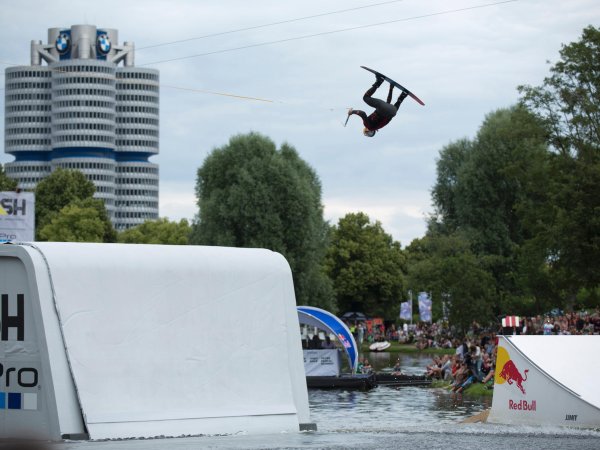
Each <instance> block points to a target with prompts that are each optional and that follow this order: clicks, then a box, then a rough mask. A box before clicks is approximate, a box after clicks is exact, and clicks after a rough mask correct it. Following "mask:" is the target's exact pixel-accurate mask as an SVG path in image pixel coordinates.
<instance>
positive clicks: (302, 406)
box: [36, 243, 309, 439]
mask: <svg viewBox="0 0 600 450" xmlns="http://www.w3.org/2000/svg"><path fill="white" fill-rule="evenodd" d="M36 246H38V248H39V249H40V250H41V251H42V253H43V254H44V256H45V258H46V260H47V262H48V265H49V267H50V272H51V277H52V282H53V285H54V289H55V292H56V306H57V309H58V313H59V318H60V323H61V326H62V330H63V334H64V339H65V341H66V342H65V343H66V347H67V354H68V358H69V361H70V364H71V370H72V373H73V376H74V380H75V384H76V387H77V392H78V395H79V399H80V403H81V409H82V411H83V414H84V418H85V422H86V425H87V427H88V431H89V433H90V437H91V438H92V439H100V438H115V437H135V436H157V435H167V436H169V435H170V436H176V435H182V434H200V433H228V432H238V431H244V430H246V431H247V430H249V429H252V430H253V431H256V430H259V431H261V432H275V431H297V430H298V424H299V422H300V423H307V422H308V421H309V417H308V400H307V391H306V384H305V379H304V369H303V364H302V353H301V343H300V339H299V338H298V336H299V325H298V320H297V316H296V309H295V300H294V291H293V284H292V278H291V272H290V269H289V266H288V264H287V262H286V261H285V259H284V258H283V257H282V256H281V255H279V254H277V253H273V252H271V251H268V250H259V249H231V248H221V247H199V246H153V245H118V244H66V243H36ZM200 419H204V420H200ZM199 420H200V421H199Z"/></svg>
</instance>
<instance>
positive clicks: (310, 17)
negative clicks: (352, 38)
mask: <svg viewBox="0 0 600 450" xmlns="http://www.w3.org/2000/svg"><path fill="white" fill-rule="evenodd" d="M403 1H404V0H391V1H387V2H381V3H373V4H371V5H364V6H357V7H356V8H348V9H340V10H337V11H330V12H326V13H321V14H313V15H312V16H304V17H298V18H296V19H288V20H281V21H279V22H272V23H267V24H264V25H255V26H252V27H246V28H238V29H236V30H230V31H222V32H220V33H212V34H205V35H204V36H198V37H192V38H187V39H180V40H177V41H171V42H164V43H162V44H153V45H147V46H145V47H139V48H136V51H140V50H145V49H148V48H156V47H164V46H166V45H173V44H180V43H182V42H189V41H197V40H199V39H206V38H210V37H215V36H223V35H225V34H233V33H239V32H240V31H249V30H257V29H259V28H267V27H273V26H276V25H282V24H284V23H292V22H300V21H301V20H308V19H315V18H317V17H323V16H330V15H333V14H341V13H345V12H349V11H357V10H359V9H366V8H373V7H375V6H383V5H389V4H390V3H399V2H403Z"/></svg>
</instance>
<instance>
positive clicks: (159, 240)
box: [118, 218, 191, 245]
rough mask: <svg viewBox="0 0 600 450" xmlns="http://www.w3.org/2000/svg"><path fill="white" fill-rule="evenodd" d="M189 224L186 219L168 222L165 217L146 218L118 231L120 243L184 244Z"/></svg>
mask: <svg viewBox="0 0 600 450" xmlns="http://www.w3.org/2000/svg"><path fill="white" fill-rule="evenodd" d="M190 230H191V229H190V225H189V223H188V221H187V220H185V219H182V220H180V221H179V222H170V221H169V219H167V218H162V219H158V220H147V221H146V222H144V223H143V224H141V225H138V226H136V227H132V228H129V229H128V230H125V231H122V232H120V233H119V236H118V241H119V242H120V243H122V244H167V245H186V244H187V243H188V241H189V235H190Z"/></svg>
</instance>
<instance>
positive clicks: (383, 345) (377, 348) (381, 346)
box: [369, 341, 392, 352]
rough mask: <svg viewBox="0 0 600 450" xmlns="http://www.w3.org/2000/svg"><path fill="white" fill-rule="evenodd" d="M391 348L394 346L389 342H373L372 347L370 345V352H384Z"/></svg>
mask: <svg viewBox="0 0 600 450" xmlns="http://www.w3.org/2000/svg"><path fill="white" fill-rule="evenodd" d="M391 346H392V344H390V343H389V342H388V341H381V342H373V343H372V344H371V345H369V350H371V351H372V352H383V351H385V350H387V349H388V348H390V347H391Z"/></svg>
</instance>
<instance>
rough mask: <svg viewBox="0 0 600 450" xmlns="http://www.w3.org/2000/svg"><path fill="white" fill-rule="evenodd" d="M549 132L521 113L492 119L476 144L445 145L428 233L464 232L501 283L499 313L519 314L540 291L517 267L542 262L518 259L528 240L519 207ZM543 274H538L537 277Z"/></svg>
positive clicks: (496, 114) (540, 160)
mask: <svg viewBox="0 0 600 450" xmlns="http://www.w3.org/2000/svg"><path fill="white" fill-rule="evenodd" d="M546 148H547V144H546V132H545V130H544V128H543V127H542V126H541V124H540V121H539V120H538V119H537V118H536V117H535V116H534V115H532V114H531V113H530V112H528V111H527V110H526V109H525V108H523V107H519V106H517V107H513V108H509V109H501V110H498V111H495V112H493V113H491V114H489V115H488V116H487V117H486V119H485V121H484V123H483V124H482V126H481V128H480V129H479V132H478V133H477V136H476V138H475V139H474V140H473V141H472V142H471V141H465V140H463V141H459V142H457V143H453V144H450V145H449V146H447V147H445V148H444V149H443V150H442V152H441V154H440V159H439V161H438V179H437V183H436V185H435V186H434V188H433V191H432V194H433V200H434V204H435V207H436V215H435V216H434V220H432V221H431V223H430V227H429V230H430V232H432V233H435V232H442V233H445V234H447V235H450V234H452V233H455V232H460V234H461V235H462V236H465V237H467V239H468V241H469V243H470V248H471V250H472V251H473V252H474V254H475V255H476V256H477V258H478V260H479V262H480V263H481V264H482V266H483V268H484V269H485V270H486V271H488V272H489V273H491V274H492V275H493V276H494V279H495V280H496V290H497V298H498V302H497V306H498V312H500V311H504V312H512V313H519V312H522V311H521V310H519V308H520V306H519V305H523V302H524V301H526V299H527V298H529V297H530V296H531V295H535V292H534V291H533V290H532V289H531V286H530V285H529V284H528V283H527V279H526V278H525V277H520V276H519V273H518V270H519V267H520V266H521V267H527V268H528V269H530V270H533V269H534V268H535V269H536V270H537V271H540V270H542V268H543V267H542V263H543V261H541V260H539V259H538V260H537V261H535V264H534V261H528V262H527V264H526V263H525V262H524V261H520V260H519V258H528V257H531V256H532V255H529V254H526V253H522V252H520V248H521V246H522V245H523V244H524V243H525V242H526V240H527V239H529V238H530V235H529V234H528V231H527V230H526V229H525V228H524V226H523V218H522V217H521V216H520V215H519V208H520V205H522V204H523V202H526V201H527V198H528V196H529V195H530V193H531V192H530V191H528V189H527V186H528V183H530V180H531V174H532V173H533V172H534V171H537V170H538V168H539V167H543V166H544V163H545V155H546ZM536 274H537V272H536Z"/></svg>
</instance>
